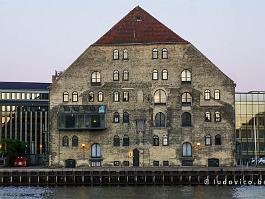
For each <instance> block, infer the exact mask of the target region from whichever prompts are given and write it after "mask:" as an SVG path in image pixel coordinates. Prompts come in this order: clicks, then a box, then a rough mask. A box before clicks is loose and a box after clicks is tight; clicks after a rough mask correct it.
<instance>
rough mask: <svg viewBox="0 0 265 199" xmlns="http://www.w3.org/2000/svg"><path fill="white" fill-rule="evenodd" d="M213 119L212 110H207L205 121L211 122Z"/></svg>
mask: <svg viewBox="0 0 265 199" xmlns="http://www.w3.org/2000/svg"><path fill="white" fill-rule="evenodd" d="M211 120H212V119H211V112H210V111H207V112H205V116H204V121H205V122H210V121H211Z"/></svg>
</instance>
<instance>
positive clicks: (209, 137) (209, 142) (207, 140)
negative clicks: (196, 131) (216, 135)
mask: <svg viewBox="0 0 265 199" xmlns="http://www.w3.org/2000/svg"><path fill="white" fill-rule="evenodd" d="M209 145H212V138H211V136H210V135H206V136H205V146H209Z"/></svg>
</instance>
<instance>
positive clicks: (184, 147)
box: [182, 142, 192, 157]
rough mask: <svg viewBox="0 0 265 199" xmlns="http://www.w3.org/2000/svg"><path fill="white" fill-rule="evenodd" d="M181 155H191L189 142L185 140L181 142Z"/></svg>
mask: <svg viewBox="0 0 265 199" xmlns="http://www.w3.org/2000/svg"><path fill="white" fill-rule="evenodd" d="M182 157H192V146H191V143H189V142H185V143H183V144H182Z"/></svg>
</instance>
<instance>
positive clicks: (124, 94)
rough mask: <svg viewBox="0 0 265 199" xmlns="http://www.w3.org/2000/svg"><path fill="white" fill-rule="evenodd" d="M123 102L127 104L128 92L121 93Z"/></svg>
mask: <svg viewBox="0 0 265 199" xmlns="http://www.w3.org/2000/svg"><path fill="white" fill-rule="evenodd" d="M123 101H124V102H129V92H128V91H124V92H123Z"/></svg>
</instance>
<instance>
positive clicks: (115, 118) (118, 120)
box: [113, 112, 120, 123]
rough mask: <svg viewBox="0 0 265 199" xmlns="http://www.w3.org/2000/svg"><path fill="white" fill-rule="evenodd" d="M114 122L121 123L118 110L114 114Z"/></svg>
mask: <svg viewBox="0 0 265 199" xmlns="http://www.w3.org/2000/svg"><path fill="white" fill-rule="evenodd" d="M113 122H114V123H119V122H120V114H119V113H118V112H115V113H114V114H113Z"/></svg>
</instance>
